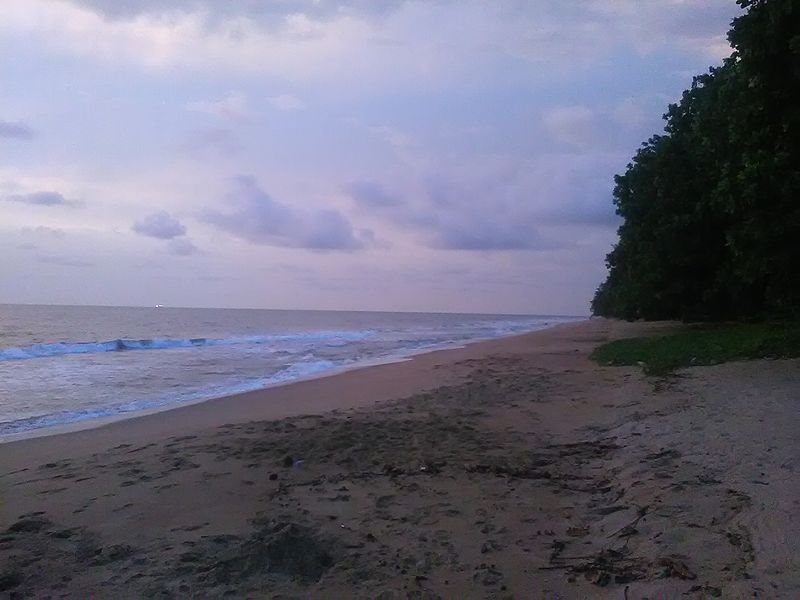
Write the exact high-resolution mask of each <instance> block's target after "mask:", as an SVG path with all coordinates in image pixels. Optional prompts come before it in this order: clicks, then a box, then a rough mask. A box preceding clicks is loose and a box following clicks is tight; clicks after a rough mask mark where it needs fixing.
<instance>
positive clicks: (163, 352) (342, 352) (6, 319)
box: [0, 305, 580, 439]
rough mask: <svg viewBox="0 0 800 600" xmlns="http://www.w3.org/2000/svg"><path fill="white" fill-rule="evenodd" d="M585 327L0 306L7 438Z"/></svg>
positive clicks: (409, 317)
mask: <svg viewBox="0 0 800 600" xmlns="http://www.w3.org/2000/svg"><path fill="white" fill-rule="evenodd" d="M579 318H580V317H561V316H542V315H530V316H520V315H476V314H439V313H388V312H385V313H382V312H338V311H295V310H244V309H198V308H129V307H98V306H32V305H0V439H2V438H3V437H7V436H10V435H13V434H20V433H25V432H32V431H34V430H39V429H42V428H47V427H54V426H60V425H68V424H74V423H82V422H86V423H85V424H87V425H90V424H91V423H90V422H91V421H92V420H96V419H108V418H115V417H122V416H131V415H134V414H136V413H140V412H145V411H154V410H162V409H167V408H170V407H174V406H178V405H182V404H188V403H193V402H198V401H201V400H205V399H209V398H215V397H219V396H224V395H229V394H234V393H237V392H244V391H249V390H255V389H259V388H263V387H266V386H270V385H275V384H279V383H285V382H290V381H295V380H299V379H303V378H308V377H311V376H317V375H321V374H325V373H326V372H332V371H334V370H338V369H342V368H350V367H356V366H359V365H366V364H370V363H376V362H386V361H392V360H399V359H402V358H404V357H408V356H410V355H413V354H415V353H419V352H421V351H426V350H433V349H438V348H447V347H453V346H458V345H463V344H465V343H467V342H471V341H476V340H482V339H491V338H497V337H502V336H507V335H512V334H517V333H522V332H527V331H534V330H537V329H543V328H546V327H550V326H552V325H555V324H558V323H562V322H566V321H572V320H577V319H579Z"/></svg>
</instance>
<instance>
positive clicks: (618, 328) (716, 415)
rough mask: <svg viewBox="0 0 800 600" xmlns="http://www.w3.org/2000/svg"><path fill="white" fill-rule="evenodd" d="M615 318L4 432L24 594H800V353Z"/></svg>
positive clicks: (2, 487) (6, 562)
mask: <svg viewBox="0 0 800 600" xmlns="http://www.w3.org/2000/svg"><path fill="white" fill-rule="evenodd" d="M675 327H677V325H674V324H669V323H622V322H617V321H611V320H604V319H592V320H588V321H582V322H578V323H568V324H563V325H559V326H557V327H553V328H550V329H546V330H542V331H537V332H533V333H529V334H524V335H517V336H513V337H507V338H503V339H496V340H490V341H484V342H478V343H474V344H469V345H467V346H465V347H464V348H456V349H449V350H441V351H436V352H429V353H425V354H420V355H418V356H415V357H413V358H411V359H410V360H406V361H401V362H393V363H389V364H382V365H376V366H370V367H365V368H361V369H355V370H351V371H346V372H342V373H338V374H335V375H331V376H328V377H322V378H319V379H313V380H308V381H302V382H298V383H292V384H289V385H284V386H278V387H272V388H268V389H264V390H259V391H254V392H248V393H244V394H238V395H234V396H229V397H224V398H219V399H216V400H210V401H207V402H203V403H199V404H194V405H189V406H184V407H181V408H176V409H173V410H169V411H164V412H159V413H155V414H150V415H146V416H141V417H136V418H131V419H126V420H121V421H116V422H113V423H110V424H107V425H104V426H102V427H98V428H94V429H86V430H81V431H74V432H68V433H64V434H60V435H51V436H46V437H38V438H32V439H24V440H20V441H14V442H10V443H6V444H2V445H0V474H2V478H1V479H0V532H2V533H0V595H2V594H5V595H6V596H8V597H10V598H25V597H37V598H40V597H52V598H60V597H65V598H73V597H93V598H128V597H130V598H140V597H149V598H173V597H174V598H183V597H203V598H206V597H210V598H215V597H269V598H306V597H311V598H383V599H389V598H587V597H591V598H617V599H618V598H631V599H634V598H677V597H682V598H708V597H723V598H728V597H762V598H786V597H798V596H800V574H799V573H800V569H799V567H800V564H798V563H800V559H798V556H800V519H798V516H797V513H798V509H800V476H798V474H797V472H796V469H797V465H798V462H799V461H798V458H799V457H798V455H799V454H800V444H798V443H797V441H798V434H797V432H798V431H800V413H798V411H797V409H796V402H797V398H798V394H799V393H800V361H797V360H770V361H764V360H760V361H749V362H738V363H728V364H721V365H716V366H711V367H702V368H691V369H683V370H681V371H679V372H678V373H677V374H676V375H674V376H669V377H659V378H655V377H647V376H645V375H644V374H643V373H642V371H641V369H640V368H638V367H601V366H598V365H597V364H595V363H594V362H592V361H591V360H590V358H589V355H590V353H591V351H592V350H593V349H594V348H595V347H596V346H597V345H598V344H600V343H602V342H604V341H607V340H610V339H616V338H619V337H627V336H634V335H643V334H648V333H653V332H659V331H668V330H671V329H674V328H675Z"/></svg>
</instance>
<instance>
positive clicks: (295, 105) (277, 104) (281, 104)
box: [267, 94, 306, 110]
mask: <svg viewBox="0 0 800 600" xmlns="http://www.w3.org/2000/svg"><path fill="white" fill-rule="evenodd" d="M267 102H269V104H270V105H271V106H272V107H273V108H277V109H278V110H302V109H304V108H305V107H306V103H305V102H303V101H302V100H300V98H296V97H294V96H290V95H289V94H280V95H278V96H271V97H270V98H267Z"/></svg>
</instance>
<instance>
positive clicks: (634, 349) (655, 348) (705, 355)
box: [592, 321, 800, 375]
mask: <svg viewBox="0 0 800 600" xmlns="http://www.w3.org/2000/svg"><path fill="white" fill-rule="evenodd" d="M796 356H800V322H796V321H795V322H783V323H737V324H733V325H731V324H727V325H716V326H710V327H709V326H706V327H702V328H700V327H694V328H692V329H689V330H687V331H681V332H680V333H675V334H672V335H665V336H658V337H644V338H631V339H623V340H616V341H613V342H609V343H608V344H604V345H602V346H600V347H598V348H597V349H596V350H595V351H594V352H593V353H592V358H593V359H594V360H595V361H597V362H598V363H600V364H603V365H637V364H641V365H642V366H643V368H644V370H645V373H647V374H649V375H665V374H667V373H670V372H671V371H673V370H675V369H677V368H680V367H688V366H694V365H713V364H717V363H721V362H727V361H731V360H744V359H753V358H788V357H796Z"/></svg>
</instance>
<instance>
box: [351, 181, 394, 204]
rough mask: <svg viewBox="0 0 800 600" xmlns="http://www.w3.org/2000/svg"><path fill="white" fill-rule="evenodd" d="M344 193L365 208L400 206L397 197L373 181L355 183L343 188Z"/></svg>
mask: <svg viewBox="0 0 800 600" xmlns="http://www.w3.org/2000/svg"><path fill="white" fill-rule="evenodd" d="M345 191H346V192H347V193H348V194H349V195H350V197H351V198H352V199H353V200H354V201H355V202H356V204H358V205H359V206H363V207H366V208H382V207H388V206H398V205H400V204H401V202H402V201H401V199H400V197H399V196H396V195H394V194H390V193H389V192H388V191H386V189H385V188H384V187H383V186H382V185H381V184H379V183H376V182H374V181H355V182H352V183H350V184H348V185H347V186H345Z"/></svg>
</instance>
